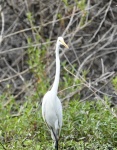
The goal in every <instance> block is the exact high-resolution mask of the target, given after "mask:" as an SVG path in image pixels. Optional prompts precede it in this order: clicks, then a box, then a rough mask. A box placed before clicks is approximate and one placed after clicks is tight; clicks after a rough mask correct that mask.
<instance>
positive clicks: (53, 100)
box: [42, 37, 68, 150]
mask: <svg viewBox="0 0 117 150" xmlns="http://www.w3.org/2000/svg"><path fill="white" fill-rule="evenodd" d="M60 45H64V46H65V47H66V48H68V46H67V45H66V43H65V42H64V40H63V38H62V37H58V39H57V43H56V51H55V53H56V74H55V80H54V83H53V86H52V89H51V90H50V91H48V92H47V93H46V94H45V96H44V97H43V102H42V116H43V119H44V121H45V122H46V124H47V126H48V128H49V130H50V132H51V137H52V139H53V140H54V142H55V149H56V150H58V140H59V135H60V131H61V127H62V105H61V101H60V100H59V98H58V97H57V91H58V85H59V77H60V59H59V47H60Z"/></svg>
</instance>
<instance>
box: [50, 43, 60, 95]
mask: <svg viewBox="0 0 117 150" xmlns="http://www.w3.org/2000/svg"><path fill="white" fill-rule="evenodd" d="M59 47H60V45H59V43H57V44H56V74H55V79H54V83H53V86H52V89H51V90H53V91H54V92H55V94H57V91H58V85H59V78H60V58H59Z"/></svg>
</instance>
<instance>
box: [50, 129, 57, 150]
mask: <svg viewBox="0 0 117 150" xmlns="http://www.w3.org/2000/svg"><path fill="white" fill-rule="evenodd" d="M51 130H52V133H53V135H54V137H55V149H56V150H58V139H57V137H56V135H55V133H54V130H53V129H52V128H51Z"/></svg>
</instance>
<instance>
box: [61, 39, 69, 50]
mask: <svg viewBox="0 0 117 150" xmlns="http://www.w3.org/2000/svg"><path fill="white" fill-rule="evenodd" d="M61 44H62V45H64V46H65V47H66V48H69V47H68V45H67V44H66V43H65V42H64V41H63V40H61Z"/></svg>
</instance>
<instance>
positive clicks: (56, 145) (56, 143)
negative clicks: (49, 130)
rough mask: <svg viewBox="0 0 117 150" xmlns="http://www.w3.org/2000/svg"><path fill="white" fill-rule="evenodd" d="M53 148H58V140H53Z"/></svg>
mask: <svg viewBox="0 0 117 150" xmlns="http://www.w3.org/2000/svg"><path fill="white" fill-rule="evenodd" d="M55 149H56V150H58V140H56V141H55Z"/></svg>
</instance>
